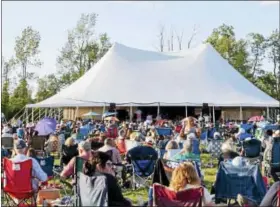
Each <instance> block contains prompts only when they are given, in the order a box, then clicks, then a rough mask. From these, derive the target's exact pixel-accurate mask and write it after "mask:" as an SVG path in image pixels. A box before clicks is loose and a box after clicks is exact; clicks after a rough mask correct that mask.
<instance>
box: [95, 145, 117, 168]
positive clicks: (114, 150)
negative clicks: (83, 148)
mask: <svg viewBox="0 0 280 207" xmlns="http://www.w3.org/2000/svg"><path fill="white" fill-rule="evenodd" d="M110 150H112V162H113V163H115V164H117V163H122V159H121V155H120V153H119V151H118V150H117V149H116V148H115V147H111V146H108V145H104V146H103V147H101V148H99V149H98V151H100V152H108V151H110Z"/></svg>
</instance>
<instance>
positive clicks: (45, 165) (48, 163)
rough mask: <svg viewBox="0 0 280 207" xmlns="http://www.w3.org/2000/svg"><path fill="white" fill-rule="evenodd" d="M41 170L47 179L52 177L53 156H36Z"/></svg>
mask: <svg viewBox="0 0 280 207" xmlns="http://www.w3.org/2000/svg"><path fill="white" fill-rule="evenodd" d="M35 159H36V160H37V161H38V163H39V165H40V166H41V168H42V170H43V171H44V172H45V173H46V174H47V175H48V179H52V178H53V176H54V173H53V168H54V157H53V156H49V157H36V158H35Z"/></svg>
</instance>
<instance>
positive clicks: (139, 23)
mask: <svg viewBox="0 0 280 207" xmlns="http://www.w3.org/2000/svg"><path fill="white" fill-rule="evenodd" d="M279 7H280V5H279V2H277V1H274V2H273V1H272V2H271V1H234V2H233V1H232V2H231V1H224V2H222V1H219V2H218V1H217V2H215V1H196V2H195V1H193V2H192V1H177V2H174V1H169V2H168V1H162V2H161V1H156V2H152V1H139V2H135V1H134V2H130V1H111V2H106V1H104V2H102V1H94V2H93V1H92V2H90V1H84V2H81V1H77V2H75V1H61V2H59V1H48V2H47V1H45V2H39V1H37V2H36V1H28V2H27V1H26V2H24V1H20V2H16V1H2V55H3V56H4V57H5V58H10V57H11V56H13V55H14V45H15V38H16V37H17V36H19V35H20V34H21V31H22V30H23V29H24V28H25V27H27V26H32V27H33V28H34V29H36V30H37V31H39V32H40V35H41V43H40V51H41V53H40V55H39V57H40V59H41V60H42V61H43V65H42V66H41V68H32V69H31V70H32V71H33V72H36V74H37V75H38V76H40V77H41V76H43V75H45V74H49V73H53V72H55V71H56V58H57V56H58V55H59V51H60V49H61V48H62V47H63V45H64V44H65V42H66V41H67V31H68V30H69V29H72V28H74V27H75V25H76V22H77V21H78V19H79V18H80V16H81V14H82V13H92V12H94V13H97V14H98V18H97V25H96V33H97V34H99V33H103V32H106V33H107V34H108V36H109V37H110V38H111V41H112V42H119V43H122V44H125V45H127V46H131V47H135V48H140V49H147V50H156V47H157V45H158V42H159V40H158V37H157V35H158V33H159V28H160V25H164V27H165V29H166V33H167V34H166V35H168V33H169V31H170V29H171V28H173V29H174V30H176V31H178V33H179V32H182V31H184V37H183V48H186V46H187V40H188V39H189V37H190V36H191V34H192V30H193V26H194V25H196V27H197V35H196V36H195V38H194V41H193V44H192V47H195V46H196V45H198V44H200V43H202V41H204V40H205V39H206V38H207V37H208V36H209V35H210V34H211V32H212V30H213V29H214V28H216V27H218V26H220V25H222V24H223V23H225V24H228V25H232V26H233V27H234V28H235V33H236V36H237V38H244V37H246V35H247V34H248V33H250V32H257V33H261V34H263V35H265V36H268V35H269V34H270V33H271V31H272V30H274V29H276V28H279V24H280V23H279V18H280V17H279V15H280V14H279ZM174 41H175V40H174Z"/></svg>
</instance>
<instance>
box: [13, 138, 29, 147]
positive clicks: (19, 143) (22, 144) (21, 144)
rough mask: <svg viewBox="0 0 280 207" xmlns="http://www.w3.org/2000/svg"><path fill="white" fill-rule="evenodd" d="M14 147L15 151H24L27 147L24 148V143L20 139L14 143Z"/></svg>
mask: <svg viewBox="0 0 280 207" xmlns="http://www.w3.org/2000/svg"><path fill="white" fill-rule="evenodd" d="M15 147H16V149H24V148H26V147H27V146H26V143H25V141H23V140H22V139H19V140H17V141H16V143H15Z"/></svg>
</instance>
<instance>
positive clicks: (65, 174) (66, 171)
mask: <svg viewBox="0 0 280 207" xmlns="http://www.w3.org/2000/svg"><path fill="white" fill-rule="evenodd" d="M79 157H80V158H83V159H85V160H89V159H90V158H91V151H89V152H84V153H83V154H81V155H79ZM75 162H76V157H73V158H72V159H71V160H70V162H69V163H68V164H67V165H66V166H65V167H64V169H63V171H62V172H61V174H60V176H61V177H69V176H71V175H73V174H74V169H75Z"/></svg>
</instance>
